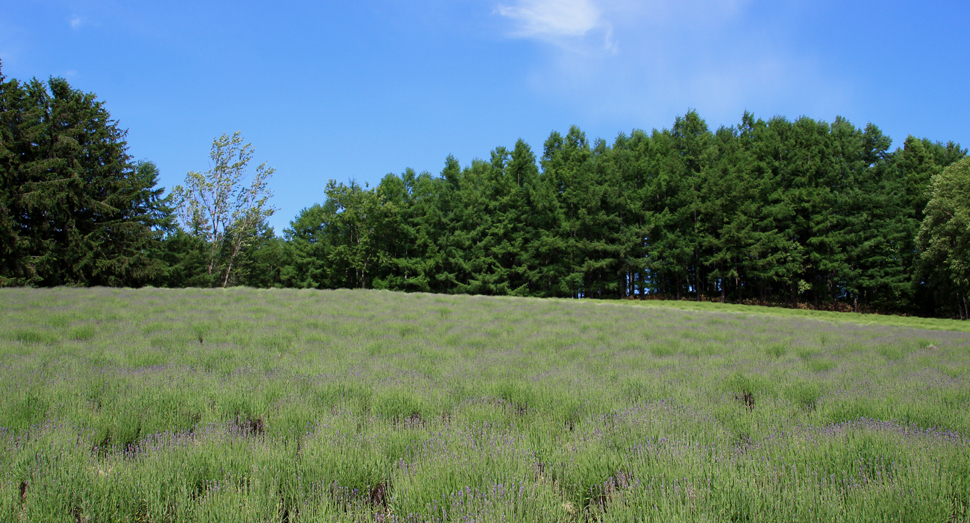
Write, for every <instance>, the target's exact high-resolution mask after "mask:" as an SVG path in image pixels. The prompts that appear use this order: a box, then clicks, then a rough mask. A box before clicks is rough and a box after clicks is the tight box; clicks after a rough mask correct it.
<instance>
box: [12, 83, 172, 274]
mask: <svg viewBox="0 0 970 523" xmlns="http://www.w3.org/2000/svg"><path fill="white" fill-rule="evenodd" d="M125 135H126V131H124V130H122V129H120V128H119V127H118V123H117V122H116V121H114V120H112V119H111V115H110V114H109V113H108V111H107V109H105V107H104V102H102V101H100V100H98V99H97V97H96V96H95V95H94V94H93V93H84V92H81V91H79V90H76V89H73V88H72V87H71V86H70V85H69V84H68V83H67V81H66V80H64V79H63V78H51V79H50V80H49V81H48V82H46V83H43V82H40V81H39V80H37V79H33V80H31V81H29V82H25V83H21V82H18V81H17V80H13V79H11V80H7V79H6V77H4V76H3V75H2V72H0V187H2V188H0V192H2V195H0V243H2V245H3V259H2V260H0V284H2V285H40V286H51V285H114V286H118V285H125V286H137V285H142V284H144V283H147V282H150V281H153V280H154V279H156V278H158V277H159V276H160V275H161V274H162V273H163V271H164V265H163V263H162V262H161V261H160V260H159V259H158V258H156V257H153V254H154V253H156V251H157V247H158V242H159V241H160V239H161V235H162V233H163V230H164V229H165V228H166V227H168V226H170V225H171V219H170V217H171V210H170V209H169V207H168V200H167V198H164V197H163V196H162V189H156V187H155V186H156V184H157V181H158V180H157V177H158V171H157V169H156V168H155V167H154V165H152V164H150V163H143V164H136V163H134V162H133V161H132V160H131V158H130V156H129V155H128V146H127V143H126V142H125Z"/></svg>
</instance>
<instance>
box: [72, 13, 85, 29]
mask: <svg viewBox="0 0 970 523" xmlns="http://www.w3.org/2000/svg"><path fill="white" fill-rule="evenodd" d="M70 23H71V29H80V28H81V26H83V25H85V24H86V23H87V21H86V20H85V19H84V17H81V16H76V15H75V16H72V17H71V21H70Z"/></svg>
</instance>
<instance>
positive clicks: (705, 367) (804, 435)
mask: <svg viewBox="0 0 970 523" xmlns="http://www.w3.org/2000/svg"><path fill="white" fill-rule="evenodd" d="M766 311H769V310H767V309H764V308H758V307H743V306H731V305H721V304H714V303H698V302H666V303H662V304H661V303H651V302H626V303H620V302H615V301H614V302H607V301H593V300H583V301H579V300H554V299H548V300H539V299H528V298H507V297H467V296H444V295H430V294H399V293H391V292H386V291H360V290H357V291H350V290H343V291H317V290H301V291H296V290H251V289H238V288H235V289H207V290H178V291H175V290H159V289H142V290H113V289H105V288H95V289H53V290H29V289H3V290H0V366H2V368H3V372H2V373H0V521H65V522H67V521H72V522H75V521H79V520H80V521H104V522H112V521H164V522H190V521H191V522H196V521H198V522H202V521H205V522H210V521H212V522H223V521H246V522H249V521H273V522H284V521H285V522H288V523H293V522H299V521H375V520H377V521H381V520H383V521H409V522H425V521H466V520H473V521H502V520H504V521H533V522H546V521H562V522H585V521H602V522H607V521H609V522H620V521H629V522H633V521H658V522H659V521H663V522H666V521H744V520H751V521H860V522H861V521H874V520H876V521H879V520H884V521H885V520H892V521H964V520H966V519H967V518H970V494H968V492H970V438H968V434H970V417H968V416H967V412H968V411H970V393H968V392H967V388H966V385H965V383H966V378H967V376H968V375H970V374H968V371H970V351H968V346H970V334H967V332H966V329H967V326H966V323H964V322H956V321H945V320H919V319H914V318H896V317H876V316H857V315H839V314H836V313H811V312H808V311H797V310H795V311H782V312H784V313H785V314H786V315H785V316H781V315H769V314H764V313H765V312H766ZM848 318H859V319H865V320H867V321H869V322H870V323H868V324H861V323H856V322H851V321H845V319H848ZM930 328H931V329H934V330H930ZM947 329H949V330H947Z"/></svg>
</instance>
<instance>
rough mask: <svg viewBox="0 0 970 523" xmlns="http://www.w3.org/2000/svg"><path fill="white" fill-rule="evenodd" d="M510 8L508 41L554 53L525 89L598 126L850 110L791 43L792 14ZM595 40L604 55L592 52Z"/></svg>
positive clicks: (680, 8) (685, 6)
mask: <svg viewBox="0 0 970 523" xmlns="http://www.w3.org/2000/svg"><path fill="white" fill-rule="evenodd" d="M516 1H517V3H516V4H515V6H514V7H500V8H499V9H498V11H497V12H498V14H500V15H502V16H503V17H505V18H507V19H509V20H511V21H513V22H514V23H515V24H516V25H515V27H514V31H512V32H510V33H509V36H512V37H516V38H529V39H533V40H539V41H542V42H545V43H551V44H554V50H555V51H556V52H553V53H551V54H545V55H540V56H543V57H544V59H543V60H542V61H540V62H537V63H534V64H532V70H531V71H529V73H528V74H527V76H526V78H527V79H528V83H529V85H530V87H531V88H532V89H534V90H535V91H537V92H539V93H542V94H543V96H546V97H548V96H549V95H552V97H553V98H555V99H558V100H559V102H560V103H563V104H566V105H569V106H571V107H577V108H580V109H581V110H583V111H584V112H586V113H587V115H588V116H589V117H590V118H592V119H594V120H601V121H607V120H614V119H616V120H629V119H630V118H631V116H632V117H634V118H635V119H636V120H641V119H646V120H647V121H652V122H654V123H653V124H652V125H665V124H666V122H669V121H672V117H671V116H670V115H672V114H683V112H684V111H686V110H687V109H688V108H694V109H697V110H698V111H699V112H700V113H701V115H702V116H703V117H705V118H710V119H711V120H712V122H710V123H714V122H736V121H737V120H738V119H740V116H741V114H742V113H743V111H744V110H745V109H747V110H751V111H754V112H755V114H756V115H757V116H764V117H771V116H774V115H775V114H785V115H787V116H789V117H792V118H795V117H798V116H800V115H801V114H811V115H826V117H827V115H829V114H833V115H834V114H838V112H843V111H844V110H845V109H846V108H848V107H850V106H851V104H852V100H853V90H852V86H851V82H847V81H837V80H835V79H834V78H833V75H832V74H831V71H829V70H828V68H827V67H826V64H825V62H824V61H821V60H819V58H818V57H817V56H816V55H815V54H814V53H813V52H812V50H809V49H803V48H800V47H799V46H797V45H794V44H795V42H794V40H793V39H792V38H791V37H789V35H788V29H789V28H792V27H797V23H798V16H797V14H798V12H797V9H795V8H792V9H788V8H786V9H778V10H770V9H764V8H761V9H755V7H756V4H755V3H754V2H753V0H569V1H563V2H555V1H549V0H516ZM600 35H603V37H604V38H605V39H606V41H607V42H608V45H609V47H608V48H607V49H608V50H609V51H610V52H607V53H604V52H601V51H599V49H598V46H596V45H595V39H596V38H597V37H599V36H600ZM614 38H615V39H616V40H617V41H620V42H622V52H621V50H620V49H619V48H618V46H616V45H615V44H614V43H613V39H614ZM762 113H764V114H762Z"/></svg>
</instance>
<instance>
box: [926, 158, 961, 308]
mask: <svg viewBox="0 0 970 523" xmlns="http://www.w3.org/2000/svg"><path fill="white" fill-rule="evenodd" d="M931 194H932V196H931V198H930V201H929V203H928V204H927V205H926V210H925V211H924V214H925V218H923V225H922V227H921V228H920V232H919V236H918V237H917V238H916V242H917V244H918V246H919V248H920V250H921V251H922V255H921V262H922V268H923V270H922V273H923V274H924V275H926V277H929V278H935V279H942V280H943V281H945V282H946V284H945V285H944V287H945V288H947V289H948V291H949V294H951V295H955V296H956V300H957V303H958V306H959V309H960V318H961V319H966V318H968V317H970V311H968V309H967V305H968V303H967V302H968V300H970V158H965V159H963V160H961V161H959V162H957V163H954V164H952V165H950V166H949V167H947V168H946V169H944V170H943V172H942V173H941V174H939V175H936V176H934V177H933V180H932V193H931Z"/></svg>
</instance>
